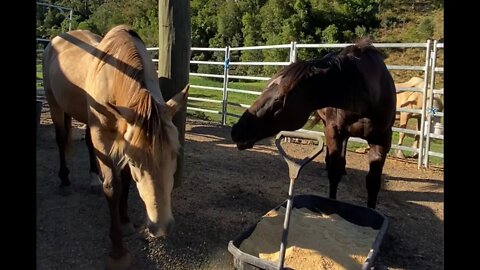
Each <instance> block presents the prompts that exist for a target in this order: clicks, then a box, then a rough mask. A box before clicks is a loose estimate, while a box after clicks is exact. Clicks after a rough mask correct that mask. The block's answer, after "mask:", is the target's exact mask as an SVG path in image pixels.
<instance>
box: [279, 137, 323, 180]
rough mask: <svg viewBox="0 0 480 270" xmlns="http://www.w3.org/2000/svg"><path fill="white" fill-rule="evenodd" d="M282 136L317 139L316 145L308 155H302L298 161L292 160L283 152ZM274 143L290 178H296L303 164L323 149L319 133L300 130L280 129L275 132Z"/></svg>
mask: <svg viewBox="0 0 480 270" xmlns="http://www.w3.org/2000/svg"><path fill="white" fill-rule="evenodd" d="M283 138H298V139H309V140H316V141H318V146H317V147H315V149H314V150H313V151H312V152H310V154H309V155H307V156H306V157H304V158H303V159H302V160H300V161H295V160H292V159H290V158H289V157H288V155H287V153H285V150H284V149H283V147H282V145H281V144H280V142H281V141H282V139H283ZM275 145H276V146H277V149H278V152H279V153H280V155H281V156H282V157H283V158H284V159H285V161H286V162H287V165H288V173H289V176H290V179H296V178H297V177H298V173H299V172H300V170H301V169H302V167H303V166H305V164H307V163H309V162H310V161H312V160H313V159H314V158H316V157H317V156H318V155H319V154H320V153H321V152H322V151H323V139H322V137H321V136H320V134H314V133H308V132H300V131H281V132H280V133H278V134H277V137H276V138H275Z"/></svg>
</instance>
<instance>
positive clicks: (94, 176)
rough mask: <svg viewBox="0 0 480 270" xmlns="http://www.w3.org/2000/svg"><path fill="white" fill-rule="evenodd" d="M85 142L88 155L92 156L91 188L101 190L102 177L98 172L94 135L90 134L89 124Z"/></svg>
mask: <svg viewBox="0 0 480 270" xmlns="http://www.w3.org/2000/svg"><path fill="white" fill-rule="evenodd" d="M85 143H86V144H87V149H88V155H89V158H90V188H91V189H92V190H101V187H102V179H100V176H99V174H98V165H97V159H96V157H95V151H94V150H93V144H92V137H91V135H90V127H89V126H88V125H87V128H86V130H85Z"/></svg>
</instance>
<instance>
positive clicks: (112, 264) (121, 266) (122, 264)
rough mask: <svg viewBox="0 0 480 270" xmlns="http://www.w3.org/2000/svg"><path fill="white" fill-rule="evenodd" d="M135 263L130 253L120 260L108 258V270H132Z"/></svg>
mask: <svg viewBox="0 0 480 270" xmlns="http://www.w3.org/2000/svg"><path fill="white" fill-rule="evenodd" d="M132 263H133V257H132V255H131V254H130V253H127V254H125V256H123V257H120V258H118V259H114V258H112V257H110V256H108V260H107V268H106V269H107V270H128V269H131V266H132Z"/></svg>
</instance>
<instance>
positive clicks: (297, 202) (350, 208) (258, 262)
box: [228, 195, 388, 270]
mask: <svg viewBox="0 0 480 270" xmlns="http://www.w3.org/2000/svg"><path fill="white" fill-rule="evenodd" d="M286 204H287V202H286V201H285V202H284V203H282V204H281V205H279V206H277V207H275V208H274V209H279V208H280V207H282V206H283V207H285V206H286ZM304 207H305V208H308V209H309V210H310V211H313V212H316V213H322V214H326V215H331V214H338V215H339V216H341V217H342V218H343V219H345V220H346V221H348V222H350V223H353V224H356V225H359V226H368V227H371V228H372V229H374V230H377V231H378V233H377V235H376V237H375V240H374V242H373V243H372V246H371V249H370V252H369V253H368V255H367V259H366V260H365V261H364V263H363V265H362V266H361V269H365V270H366V269H370V268H371V267H372V264H373V261H374V259H375V256H376V255H377V253H378V250H379V248H380V244H381V243H382V240H383V237H384V235H385V232H386V230H387V227H388V220H387V218H386V217H385V216H384V215H382V214H381V213H379V212H377V211H376V210H374V209H370V208H367V207H362V206H358V205H353V204H350V203H346V202H341V201H337V200H332V199H328V198H324V197H320V196H316V195H297V196H295V197H294V200H293V208H297V209H299V208H304ZM257 224H258V222H257V223H256V224H254V225H253V226H251V227H249V228H248V229H247V230H246V231H244V232H243V233H241V234H240V235H238V236H237V237H236V238H235V239H234V240H232V241H230V242H229V243H228V251H229V252H230V253H231V254H232V255H233V259H234V267H235V269H240V270H253V269H269V270H270V269H278V265H277V264H275V263H274V262H271V261H267V260H263V259H261V258H258V257H256V256H253V255H250V254H247V253H245V252H242V251H241V250H240V245H241V244H242V242H243V241H244V240H245V239H247V238H248V237H249V236H250V235H251V234H252V233H253V231H254V230H255V227H256V225H257ZM352 270H353V269H352Z"/></svg>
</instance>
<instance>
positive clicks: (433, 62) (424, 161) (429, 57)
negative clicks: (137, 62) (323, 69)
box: [37, 40, 444, 167]
mask: <svg viewBox="0 0 480 270" xmlns="http://www.w3.org/2000/svg"><path fill="white" fill-rule="evenodd" d="M37 41H43V42H45V41H47V40H37ZM348 45H351V44H297V43H296V42H292V43H290V44H282V45H272V46H253V47H230V46H227V47H225V48H199V47H192V48H191V50H192V52H193V51H204V52H223V55H224V59H223V60H224V61H221V62H218V61H217V62H216V61H195V60H191V61H190V64H197V65H217V66H221V67H222V69H223V73H222V74H206V73H190V76H199V77H206V78H217V79H220V80H222V81H223V84H222V87H213V86H205V85H193V84H192V85H191V88H197V89H201V90H202V91H203V90H204V91H221V92H222V95H221V96H222V99H221V100H220V99H218V100H215V99H208V98H201V97H194V96H190V97H189V98H188V100H189V101H199V102H207V103H215V104H221V110H212V109H207V108H200V107H194V106H190V105H191V104H189V106H188V107H187V109H188V110H190V111H199V112H205V113H212V114H218V115H220V116H221V120H220V121H221V124H222V125H226V124H227V116H230V117H235V118H239V117H240V115H238V114H235V113H232V112H230V111H229V107H230V106H233V107H240V108H243V109H246V108H248V107H250V104H240V103H237V102H233V101H231V100H229V97H228V96H229V93H243V94H247V95H255V96H258V95H260V92H258V91H251V90H244V89H235V88H231V87H229V81H230V80H231V79H240V80H250V81H267V80H269V79H270V77H262V76H241V75H232V74H231V73H230V69H231V67H232V66H287V65H289V64H291V63H293V62H295V61H296V59H297V55H298V50H299V49H312V48H343V47H346V46H348ZM373 45H374V46H375V47H377V48H396V49H407V48H420V49H422V50H423V51H424V52H423V53H424V54H425V59H426V60H425V64H424V65H421V66H413V65H410V66H407V65H387V68H388V69H389V70H411V71H412V70H413V71H418V72H420V73H422V74H423V79H424V82H425V83H424V85H423V87H422V88H399V89H397V92H401V91H418V92H422V93H423V106H422V109H421V110H414V109H406V108H397V111H398V112H401V111H406V112H413V113H417V114H419V115H420V121H421V123H422V124H421V125H420V126H421V130H420V131H417V130H412V129H408V128H407V129H402V128H397V127H393V128H392V130H393V131H396V132H403V133H406V134H411V135H413V136H414V135H419V136H420V141H419V146H418V148H413V147H411V146H404V145H397V144H395V143H396V142H392V148H393V149H400V150H407V151H411V152H415V153H418V167H428V164H429V157H430V156H435V157H440V158H443V153H441V152H435V151H432V150H431V149H430V146H431V142H432V139H437V140H443V132H442V133H438V132H436V131H435V130H434V129H433V127H430V123H431V120H432V117H441V118H443V116H444V114H443V112H437V111H435V110H434V109H433V98H429V97H432V96H433V94H435V95H443V93H444V90H443V88H442V89H437V88H436V86H435V81H436V80H435V77H436V75H438V74H443V67H439V66H438V62H437V58H438V52H439V50H442V49H443V48H444V44H443V43H438V42H437V41H433V42H432V41H430V40H429V41H427V42H425V43H374V44H373ZM272 49H281V50H288V51H289V61H288V62H237V61H230V60H231V53H232V52H235V51H240V52H241V51H246V50H272ZM147 50H149V51H156V50H158V48H147ZM41 53H42V51H41V50H39V51H37V56H38V57H41ZM153 61H154V62H158V59H153ZM37 63H41V60H39V58H37ZM37 72H38V70H37ZM40 72H41V71H40ZM419 77H420V76H419ZM41 83H42V80H41V78H37V84H40V85H41ZM37 98H38V99H43V88H41V86H39V87H38V88H37ZM442 129H443V127H442ZM302 130H303V131H307V132H316V131H310V130H304V129H302ZM427 131H428V132H427ZM320 133H322V132H320ZM322 135H323V133H322ZM349 141H354V142H360V143H366V141H365V140H363V139H360V138H350V139H349Z"/></svg>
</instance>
